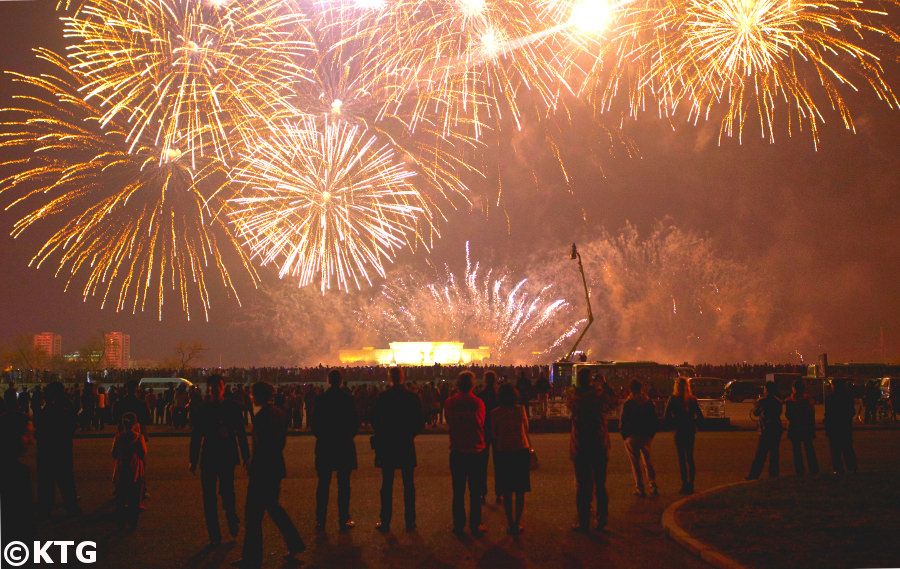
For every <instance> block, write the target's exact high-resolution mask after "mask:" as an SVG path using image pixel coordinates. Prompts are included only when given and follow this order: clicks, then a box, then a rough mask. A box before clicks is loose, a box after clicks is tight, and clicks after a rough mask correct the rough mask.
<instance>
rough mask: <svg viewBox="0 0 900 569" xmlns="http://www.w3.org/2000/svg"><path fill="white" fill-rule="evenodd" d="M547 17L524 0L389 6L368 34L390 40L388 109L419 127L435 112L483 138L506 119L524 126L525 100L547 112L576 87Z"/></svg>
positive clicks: (385, 61)
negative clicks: (407, 115) (565, 74)
mask: <svg viewBox="0 0 900 569" xmlns="http://www.w3.org/2000/svg"><path fill="white" fill-rule="evenodd" d="M548 20H549V18H544V19H543V20H542V19H541V17H540V14H539V12H538V10H537V6H536V5H533V4H532V3H531V2H523V1H521V0H500V1H490V2H487V1H485V0H403V1H398V2H393V3H389V4H388V5H387V6H386V7H385V8H384V9H383V10H381V11H380V12H379V13H378V14H377V17H376V18H375V19H374V22H375V23H374V26H375V31H374V32H369V33H374V34H375V35H377V36H379V37H382V38H383V40H382V41H383V47H382V57H381V63H382V69H383V73H384V75H385V76H386V77H389V78H390V80H391V81H392V82H393V83H394V84H395V86H396V87H395V88H394V89H393V90H392V91H391V92H390V98H389V99H388V101H387V103H386V105H385V108H386V109H388V110H389V111H390V112H392V113H403V112H409V113H410V114H411V116H412V117H413V120H412V121H411V125H412V127H413V128H415V126H416V124H417V122H418V120H420V119H422V118H423V117H428V118H430V120H431V121H432V122H434V123H435V124H436V125H438V126H439V127H440V128H441V129H442V130H443V131H444V132H449V131H452V130H459V129H470V130H471V131H472V136H474V137H476V138H480V137H481V136H482V131H483V129H484V128H485V127H497V126H499V125H500V123H501V122H502V121H503V120H504V119H509V120H510V121H511V122H512V123H513V124H515V125H516V126H517V127H518V126H520V125H519V120H520V118H521V116H522V114H523V113H524V112H525V111H526V109H523V108H522V106H523V105H527V106H529V107H531V106H533V107H534V108H535V109H536V110H537V112H538V114H546V113H547V112H548V111H550V110H552V109H554V108H555V107H556V105H557V104H558V101H559V96H560V93H562V92H565V91H568V90H569V89H568V85H567V84H566V81H565V78H564V77H563V75H562V71H564V70H565V69H566V67H567V64H566V58H567V57H568V56H569V55H570V54H571V49H570V46H569V45H568V44H567V43H566V42H561V41H560V37H561V36H559V35H558V34H554V33H550V32H549V31H548V30H550V29H551V28H552V27H553V25H554V23H553V22H552V21H548Z"/></svg>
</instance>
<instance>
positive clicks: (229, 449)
mask: <svg viewBox="0 0 900 569" xmlns="http://www.w3.org/2000/svg"><path fill="white" fill-rule="evenodd" d="M206 392H207V399H206V401H204V402H203V404H202V405H201V406H200V407H199V408H198V409H197V412H196V415H195V416H194V421H193V425H194V429H193V432H192V433H191V462H190V469H191V472H192V473H193V472H196V470H197V464H198V463H199V464H200V483H201V485H202V486H203V513H204V514H205V516H206V529H207V531H208V532H209V543H210V545H218V544H220V543H222V533H221V531H220V529H219V512H218V508H217V506H216V485H217V484H218V487H219V495H220V496H221V497H222V509H223V510H225V517H226V519H227V520H228V531H229V532H230V533H231V535H232V536H234V537H237V533H238V526H239V525H240V520H239V518H238V516H237V512H236V511H235V504H234V500H235V499H234V467H235V466H237V465H238V464H240V463H241V462H243V464H244V465H245V466H246V465H247V459H248V458H249V456H250V448H249V447H248V445H247V432H246V431H245V430H244V421H243V420H242V419H241V410H240V408H238V406H237V405H236V404H235V403H234V402H233V401H226V400H225V379H224V378H223V377H222V376H221V375H218V374H213V375H211V376H209V377H208V378H207V380H206ZM239 449H240V456H239V455H238V450H239Z"/></svg>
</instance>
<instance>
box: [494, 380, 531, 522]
mask: <svg viewBox="0 0 900 569" xmlns="http://www.w3.org/2000/svg"><path fill="white" fill-rule="evenodd" d="M518 400H519V394H518V393H517V391H516V388H515V387H513V386H512V385H511V384H509V383H505V384H503V385H501V386H500V389H499V390H498V392H497V403H498V406H497V408H496V409H494V410H493V411H492V412H491V438H492V439H493V441H494V444H495V445H496V446H495V447H494V448H495V450H494V465H495V468H496V470H495V478H496V483H497V490H498V493H499V495H500V497H501V498H502V499H503V509H504V510H505V511H506V521H507V522H509V529H508V530H507V533H508V534H509V535H519V534H520V533H522V531H523V530H524V528H523V527H522V525H521V521H522V511H523V510H524V509H525V492H530V491H531V476H530V472H529V471H530V470H531V457H530V449H531V443H530V441H529V440H528V416H527V415H526V413H525V407H523V406H522V405H519V404H517V403H516V402H517V401H518ZM513 495H515V503H513Z"/></svg>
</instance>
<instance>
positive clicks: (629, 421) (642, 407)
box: [619, 379, 659, 498]
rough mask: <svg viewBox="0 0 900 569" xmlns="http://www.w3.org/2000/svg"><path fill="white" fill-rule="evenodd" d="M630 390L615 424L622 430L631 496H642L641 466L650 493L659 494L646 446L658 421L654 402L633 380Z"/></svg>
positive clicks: (638, 383) (651, 438) (653, 433)
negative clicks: (630, 482) (632, 483)
mask: <svg viewBox="0 0 900 569" xmlns="http://www.w3.org/2000/svg"><path fill="white" fill-rule="evenodd" d="M628 389H629V391H630V392H631V393H630V395H629V396H628V399H627V400H626V401H625V405H624V406H623V407H622V416H621V418H620V419H619V427H620V430H621V431H622V440H623V441H625V451H626V452H627V453H628V459H629V460H630V461H631V474H632V476H634V495H635V496H637V497H639V498H645V497H646V496H647V492H646V491H645V490H644V477H643V475H642V472H641V465H642V464H643V467H644V470H646V471H647V486H648V487H649V490H650V495H651V496H659V489H658V488H657V487H656V473H655V472H654V470H653V462H652V461H651V460H650V445H651V444H652V443H653V437H654V435H656V430H657V428H658V427H659V423H658V421H657V419H656V405H654V404H653V401H652V400H650V398H648V397H647V396H646V395H644V393H643V385H641V382H640V381H638V380H636V379H634V380H632V381H631V383H630V384H629V386H628Z"/></svg>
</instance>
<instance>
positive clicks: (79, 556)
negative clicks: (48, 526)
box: [2, 541, 97, 567]
mask: <svg viewBox="0 0 900 569" xmlns="http://www.w3.org/2000/svg"><path fill="white" fill-rule="evenodd" d="M32 543H33V546H32V547H29V546H28V545H26V544H25V543H23V542H21V541H11V542H9V543H7V544H5V545H4V546H3V559H2V561H3V564H4V565H8V566H10V567H21V566H22V565H25V564H26V563H28V562H29V561H30V562H31V564H33V565H36V564H39V563H46V564H48V565H50V564H53V563H56V562H55V561H54V560H53V557H58V558H59V563H69V559H70V558H71V556H70V551H71V549H72V548H74V549H75V551H74V554H75V555H74V560H77V561H78V562H80V563H96V562H97V543H96V542H93V541H82V542H80V543H78V544H76V543H75V542H74V541H35V542H32ZM56 553H58V555H53V554H56ZM74 560H73V561H74Z"/></svg>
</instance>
